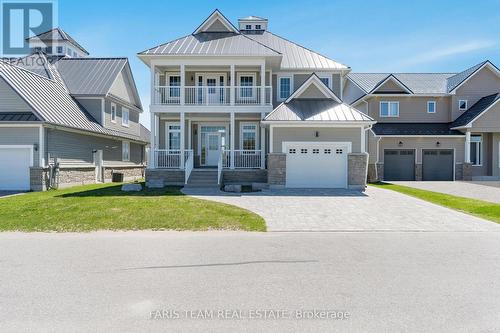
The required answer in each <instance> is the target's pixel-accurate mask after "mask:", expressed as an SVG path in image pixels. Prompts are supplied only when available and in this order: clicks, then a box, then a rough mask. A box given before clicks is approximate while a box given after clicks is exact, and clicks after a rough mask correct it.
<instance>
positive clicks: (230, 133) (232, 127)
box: [229, 111, 236, 169]
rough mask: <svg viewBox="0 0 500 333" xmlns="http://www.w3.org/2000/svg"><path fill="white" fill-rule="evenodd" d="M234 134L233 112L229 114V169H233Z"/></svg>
mask: <svg viewBox="0 0 500 333" xmlns="http://www.w3.org/2000/svg"><path fill="white" fill-rule="evenodd" d="M235 133H236V129H235V124H234V111H233V112H231V124H230V127H229V137H230V147H229V148H230V149H231V158H230V159H231V169H234V135H235Z"/></svg>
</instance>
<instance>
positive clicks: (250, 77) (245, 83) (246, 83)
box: [239, 74, 255, 98]
mask: <svg viewBox="0 0 500 333" xmlns="http://www.w3.org/2000/svg"><path fill="white" fill-rule="evenodd" d="M239 77H240V98H254V97H255V93H254V88H253V86H254V82H255V75H254V74H240V75H239ZM245 87H248V88H245Z"/></svg>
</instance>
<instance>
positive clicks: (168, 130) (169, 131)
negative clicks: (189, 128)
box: [165, 122, 201, 150]
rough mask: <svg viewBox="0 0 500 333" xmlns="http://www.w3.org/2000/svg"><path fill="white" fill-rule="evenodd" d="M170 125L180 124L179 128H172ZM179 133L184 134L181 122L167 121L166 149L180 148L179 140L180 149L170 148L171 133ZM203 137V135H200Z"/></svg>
mask: <svg viewBox="0 0 500 333" xmlns="http://www.w3.org/2000/svg"><path fill="white" fill-rule="evenodd" d="M170 126H179V129H170ZM171 132H172V133H179V135H182V133H181V123H177V122H172V123H165V149H166V150H180V149H181V147H180V142H179V149H170V133H171ZM200 137H201V135H200Z"/></svg>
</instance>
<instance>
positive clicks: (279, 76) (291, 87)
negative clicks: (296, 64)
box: [276, 74, 294, 102]
mask: <svg viewBox="0 0 500 333" xmlns="http://www.w3.org/2000/svg"><path fill="white" fill-rule="evenodd" d="M284 78H285V79H290V95H288V97H290V96H292V94H293V93H294V89H293V74H281V75H278V77H277V78H276V83H277V84H276V85H277V87H276V88H277V89H276V100H277V101H279V102H283V101H286V100H287V99H288V97H286V98H281V82H280V81H281V79H284Z"/></svg>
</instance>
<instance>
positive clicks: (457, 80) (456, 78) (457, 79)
mask: <svg viewBox="0 0 500 333" xmlns="http://www.w3.org/2000/svg"><path fill="white" fill-rule="evenodd" d="M487 63H489V64H491V65H492V66H495V65H493V64H492V63H491V62H490V61H488V60H486V61H483V62H481V63H479V64H477V65H475V66H472V67H471V68H467V69H466V70H464V71H463V72H460V73H458V74H456V75H453V76H452V77H450V78H449V79H448V86H447V89H448V92H451V91H452V90H453V89H455V88H456V87H458V86H459V85H460V84H461V83H462V82H464V81H465V80H467V79H468V78H469V77H470V76H471V75H472V74H474V73H475V72H476V71H477V70H478V69H479V68H481V67H483V66H484V65H485V64H487Z"/></svg>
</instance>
